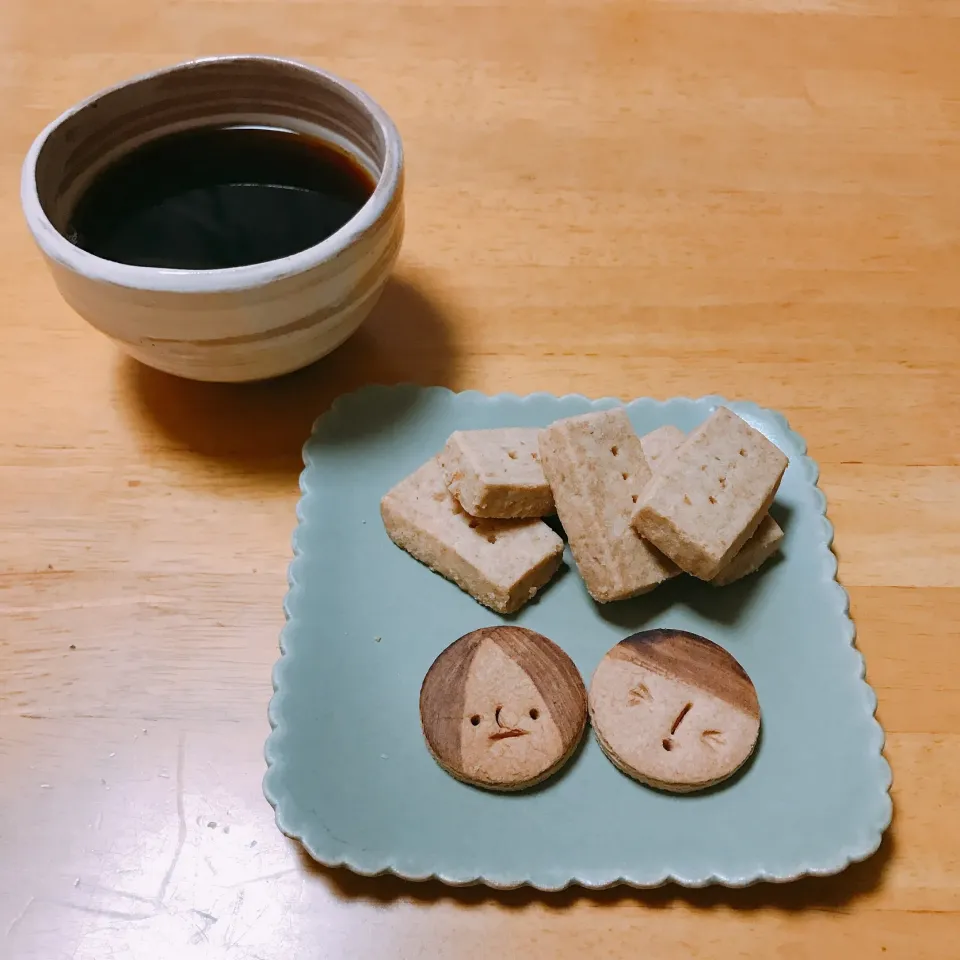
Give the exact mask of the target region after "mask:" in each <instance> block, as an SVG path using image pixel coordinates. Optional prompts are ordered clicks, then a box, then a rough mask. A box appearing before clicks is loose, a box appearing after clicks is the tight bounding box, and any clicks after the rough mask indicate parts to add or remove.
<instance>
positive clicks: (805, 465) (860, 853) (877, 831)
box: [263, 383, 893, 892]
mask: <svg viewBox="0 0 960 960" xmlns="http://www.w3.org/2000/svg"><path fill="white" fill-rule="evenodd" d="M398 391H399V392H409V393H418V394H423V395H430V394H433V395H447V396H450V397H458V398H461V399H467V398H470V399H477V400H481V401H483V402H487V403H489V402H497V401H509V402H512V403H518V402H519V403H530V402H534V401H537V400H545V399H546V400H553V401H569V400H576V401H578V402H580V403H583V404H586V405H587V406H588V407H590V408H592V409H596V410H600V409H607V408H609V407H612V406H624V407H627V408H628V409H629V408H631V407H636V406H653V407H656V408H665V407H669V406H678V405H682V406H688V405H689V406H693V405H700V404H703V403H709V404H712V405H714V406H718V405H721V404H722V405H725V406H729V407H730V408H731V409H733V410H735V411H738V412H743V413H745V414H747V415H750V414H753V415H754V416H756V417H757V418H758V419H773V420H775V421H776V422H777V424H778V425H779V427H780V428H781V430H782V431H783V432H784V433H785V434H786V435H787V436H788V437H789V438H790V440H791V442H792V443H793V444H794V445H795V446H796V449H797V450H798V451H800V458H799V466H800V467H801V469H802V470H803V475H804V479H805V480H807V481H808V482H809V483H810V485H811V486H812V487H813V488H814V491H815V494H816V497H817V504H818V507H819V509H820V516H821V521H822V524H823V534H824V537H823V540H822V541H821V544H822V549H823V551H824V557H823V559H824V564H823V567H822V568H821V569H822V572H823V574H824V575H825V578H826V579H828V580H829V581H830V582H832V583H833V584H834V585H835V587H836V590H837V594H838V597H837V598H838V600H839V601H840V604H841V610H840V613H841V616H842V618H843V620H844V622H845V626H846V632H847V639H848V641H849V643H850V644H851V646H853V644H854V641H855V638H856V628H855V625H854V623H853V620H852V619H851V618H850V597H849V594H848V593H847V591H846V590H845V589H844V587H843V586H842V585H841V584H840V583H839V581H838V580H837V579H836V573H837V558H836V555H835V554H834V553H833V550H832V544H833V537H834V528H833V524H832V523H831V522H830V521H829V520H828V519H827V516H826V509H827V498H826V496H825V495H824V493H823V491H822V490H820V488H819V487H818V486H817V480H818V478H819V475H820V470H819V467H818V466H817V463H816V461H814V460H813V459H812V458H811V457H809V456H808V455H807V452H806V451H807V445H806V442H805V441H804V439H803V437H801V436H800V434H798V433H797V432H796V431H795V430H793V429H792V427H791V426H790V424H789V423H788V421H787V418H786V417H785V416H784V415H783V414H782V413H779V412H778V411H776V410H771V409H769V408H767V407H761V406H759V405H758V404H756V403H754V402H752V401H746V400H727V399H725V398H724V397H721V396H719V395H716V394H710V395H707V396H703V397H699V398H693V397H671V398H670V399H668V400H656V399H654V398H652V397H639V398H635V399H633V400H628V401H623V400H619V399H617V398H616V397H601V398H597V399H591V398H589V397H586V396H584V395H583V394H578V393H568V394H563V395H562V396H557V395H556V394H551V393H548V392H545V391H538V392H535V393H530V394H525V395H522V396H521V395H519V394H515V393H509V392H504V393H498V394H494V395H490V394H485V393H482V392H480V391H478V390H465V391H461V392H459V393H458V392H457V391H453V390H450V389H448V388H447V387H437V386H433V387H423V386H419V385H417V384H409V383H405V384H396V385H383V384H372V385H369V386H365V387H361V388H360V389H358V390H355V391H352V392H350V393H346V394H341V395H340V396H338V397H337V398H336V399H335V400H334V401H333V403H332V404H331V405H330V408H329V409H328V410H327V411H326V412H325V413H323V414H321V415H320V416H319V417H317V419H316V420H315V421H314V424H313V428H312V430H311V432H310V436H309V437H308V438H307V440H306V441H305V442H304V444H303V447H302V449H301V457H302V460H303V464H304V467H303V470H302V471H301V473H300V478H299V486H300V499H299V501H298V503H297V508H296V516H297V527H296V529H295V530H294V533H293V536H292V541H291V544H292V549H293V559H292V561H291V563H290V565H289V567H288V573H287V586H288V589H287V593H286V596H285V597H284V601H283V609H284V615H285V617H286V621H287V622H286V623H285V625H284V627H283V629H282V630H281V632H280V657H279V659H278V660H277V661H276V663H275V664H274V667H273V671H272V682H273V695H272V697H271V698H270V702H269V705H268V707H267V717H268V720H269V722H270V728H271V729H270V734H269V735H268V737H267V740H266V743H265V744H264V759H265V761H266V765H267V769H266V772H265V773H264V777H263V794H264V797H265V798H266V800H267V802H268V803H269V804H270V806H271V807H273V809H274V815H275V820H276V824H277V828H278V829H279V830H280V832H281V833H282V834H284V836H286V837H289V838H290V839H291V840H295V841H297V842H298V843H299V844H300V845H301V846H302V847H303V848H304V850H306V852H307V853H308V854H309V855H310V856H311V857H312V858H313V859H314V860H316V861H317V862H318V863H319V864H321V865H323V866H325V867H331V868H332V867H346V868H347V869H349V870H351V871H352V872H353V873H356V874H359V875H361V876H365V877H377V876H382V875H384V874H389V875H393V876H396V877H399V878H400V879H403V880H410V881H416V882H426V881H430V880H433V881H439V882H441V883H443V884H446V885H448V886H454V887H460V886H471V885H475V884H483V885H485V886H488V887H491V888H493V889H496V890H513V889H517V888H519V887H524V886H529V887H533V888H534V889H536V890H541V891H543V892H556V891H559V890H564V889H566V888H567V887H571V886H580V887H583V888H585V889H588V890H603V889H606V888H608V887H613V886H618V885H625V886H629V887H634V888H636V889H651V888H655V887H659V886H663V885H664V884H667V883H676V884H678V885H679V886H682V887H691V888H697V887H705V886H709V885H712V884H716V885H720V886H725V887H731V888H742V887H748V886H752V885H754V884H757V883H789V882H791V881H793V880H799V879H800V878H802V877H808V876H813V877H829V876H833V875H835V874H838V873H841V872H842V871H843V870H845V869H846V868H847V867H848V866H850V865H851V864H854V863H859V862H861V861H864V860H867V859H869V858H870V857H871V856H873V854H874V853H876V852H877V850H878V849H879V848H880V844H881V843H882V841H883V835H884V833H885V832H886V830H887V828H888V827H889V826H890V823H891V821H892V818H893V803H892V799H891V797H890V787H891V786H892V782H893V775H892V771H891V768H890V765H889V763H888V762H887V760H886V758H885V757H884V756H883V747H884V743H885V734H884V731H883V728H882V727H881V725H880V723H879V721H878V720H877V718H876V708H877V697H876V694H875V692H874V690H873V688H872V687H870V685H869V684H868V683H867V682H866V662H865V660H864V658H863V655H862V654H861V653H860V651H859V650H857V649H856V647H855V646H854V648H853V649H854V652H855V653H856V656H857V660H858V680H859V683H860V685H861V693H862V694H863V695H864V704H865V705H866V706H867V708H868V710H869V713H870V720H871V723H872V725H873V730H874V737H875V740H876V759H877V766H878V773H879V774H880V775H881V776H880V783H882V785H883V788H884V792H883V799H882V809H878V810H876V811H874V813H875V815H876V816H875V820H874V822H873V823H871V824H870V825H869V826H867V827H866V828H865V832H864V835H863V837H862V839H863V841H864V842H862V843H860V844H857V845H856V846H855V847H854V846H853V845H848V846H847V847H846V848H845V849H844V850H843V851H842V853H841V854H840V856H839V857H838V859H836V860H831V862H829V863H817V864H812V863H807V864H804V865H803V866H801V867H799V868H796V869H791V870H789V871H787V872H784V873H776V872H770V871H766V870H762V869H757V870H756V871H755V872H753V873H750V874H749V875H746V876H738V877H733V876H725V875H723V874H721V873H711V874H709V875H708V876H704V877H684V876H681V875H679V874H677V873H674V872H672V871H670V870H664V871H661V872H656V873H653V874H652V875H647V876H645V877H644V876H639V875H636V874H633V873H626V872H624V873H617V874H616V875H613V876H604V877H602V878H599V879H598V878H595V877H585V876H572V877H568V878H565V879H564V880H562V881H560V882H550V881H549V880H547V879H546V878H545V877H537V876H531V877H521V878H514V877H510V878H506V877H500V876H493V875H490V874H477V875H451V874H448V873H445V872H444V871H442V870H433V871H431V870H425V871H420V870H416V869H415V868H413V867H408V866H403V865H400V864H397V863H393V862H392V861H391V860H389V859H387V860H384V859H383V858H382V857H378V858H377V860H376V861H375V862H361V861H360V860H359V859H358V858H357V857H356V856H355V855H350V854H348V853H345V852H343V850H342V848H343V847H344V846H345V845H346V844H345V843H344V842H343V841H341V840H340V839H339V838H337V837H335V836H333V835H332V834H331V833H330V832H329V830H328V829H327V828H326V826H325V825H324V824H323V823H318V826H320V827H321V828H322V829H323V832H324V835H325V837H326V838H327V839H328V841H329V842H330V846H329V847H328V848H327V849H319V848H317V847H316V846H315V845H314V844H312V843H310V842H309V841H308V840H307V838H306V836H305V835H304V834H305V831H304V830H303V829H302V828H298V827H297V826H296V825H295V824H294V823H293V822H291V819H290V818H289V817H288V813H289V811H287V810H285V809H284V805H283V803H282V800H281V798H280V797H278V796H277V794H275V793H274V791H273V788H272V785H271V780H272V779H273V777H274V776H275V775H276V772H277V767H278V758H277V756H276V754H275V749H276V746H277V743H278V741H279V739H280V738H281V737H282V735H283V730H282V728H281V723H280V714H279V701H280V699H282V693H281V690H280V678H281V674H282V671H283V663H284V660H285V657H286V656H287V654H286V642H285V638H286V636H287V634H288V631H289V630H290V629H291V628H292V626H293V624H294V622H295V617H294V615H293V613H292V612H291V611H292V607H293V601H294V599H295V596H296V592H297V591H298V589H299V588H300V584H299V582H298V581H297V566H298V563H297V562H298V560H299V558H300V556H301V551H300V547H299V542H298V541H299V537H298V534H299V531H300V527H301V526H302V525H303V523H304V521H305V510H304V506H305V504H306V503H307V502H308V501H309V499H311V497H312V496H313V493H312V491H311V489H310V488H309V485H308V483H307V476H308V473H309V470H310V466H311V461H310V456H309V448H310V443H311V441H312V440H313V438H314V437H315V436H316V434H317V433H318V431H319V429H320V427H321V424H323V423H325V422H329V420H330V419H331V418H333V417H338V416H340V415H342V413H343V411H344V410H345V409H346V408H348V407H349V405H350V404H351V403H353V402H355V401H356V400H357V399H358V398H359V397H361V396H363V395H365V394H366V395H369V394H374V393H378V392H382V393H396V392H398ZM791 462H792V463H793V462H797V461H796V460H792V461H791ZM296 819H297V818H296V817H294V818H293V820H296ZM337 848H340V849H337ZM364 852H365V851H364Z"/></svg>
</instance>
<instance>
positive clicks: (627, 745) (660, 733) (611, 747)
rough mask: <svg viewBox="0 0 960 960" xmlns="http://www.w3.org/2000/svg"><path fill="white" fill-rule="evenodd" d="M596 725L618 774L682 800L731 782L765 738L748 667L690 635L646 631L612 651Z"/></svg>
mask: <svg viewBox="0 0 960 960" xmlns="http://www.w3.org/2000/svg"><path fill="white" fill-rule="evenodd" d="M590 718H591V722H592V723H593V729H594V732H595V733H596V735H597V740H598V741H599V742H600V746H601V747H602V748H603V751H604V753H606V755H607V756H608V757H609V758H610V760H611V761H613V763H614V764H615V765H616V766H617V767H619V768H620V769H621V770H622V771H623V772H624V773H626V774H627V775H628V776H631V777H633V778H634V779H636V780H639V781H640V782H641V783H645V784H647V785H648V786H651V787H656V788H658V789H660V790H669V791H671V792H674V793H688V792H691V791H693V790H702V789H704V788H705V787H710V786H713V785H714V784H716V783H719V782H720V781H721V780H725V779H726V778H727V777H729V776H731V774H733V773H735V772H736V771H737V770H738V769H739V768H740V767H741V766H742V765H743V763H744V762H745V761H746V760H747V758H748V757H749V756H750V754H751V753H753V750H754V748H755V747H756V745H757V738H758V737H759V734H760V703H759V701H758V700H757V691H756V690H755V689H754V686H753V683H752V682H751V680H750V678H749V677H748V676H747V674H746V672H745V671H744V669H743V667H741V666H740V664H739V663H738V662H737V661H736V660H735V659H734V658H733V657H732V656H731V655H730V654H729V653H727V651H726V650H724V649H723V648H722V647H719V646H717V644H715V643H713V642H711V641H710V640H707V639H706V638H704V637H699V636H697V635H696V634H694V633H686V632H684V631H682V630H646V631H644V632H642V633H636V634H634V635H633V636H632V637H628V638H627V639H626V640H622V641H621V642H620V643H618V644H617V645H616V646H615V647H614V648H613V649H612V650H610V651H609V652H608V653H607V655H606V656H605V657H604V658H603V659H602V660H601V661H600V665H599V666H598V667H597V670H596V672H595V673H594V675H593V680H592V681H591V682H590Z"/></svg>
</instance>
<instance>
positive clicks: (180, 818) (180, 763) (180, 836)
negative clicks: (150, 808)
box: [157, 731, 187, 904]
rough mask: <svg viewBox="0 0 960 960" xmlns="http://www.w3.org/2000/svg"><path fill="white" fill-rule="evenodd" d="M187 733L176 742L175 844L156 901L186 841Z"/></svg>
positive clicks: (160, 900) (175, 866) (165, 888)
mask: <svg viewBox="0 0 960 960" xmlns="http://www.w3.org/2000/svg"><path fill="white" fill-rule="evenodd" d="M186 747H187V735H186V733H184V732H182V731H181V733H180V739H179V741H178V742H177V846H176V849H175V850H174V851H173V857H172V858H171V860H170V866H168V867H167V872H166V873H165V874H164V875H163V880H161V881H160V890H159V891H158V893H157V902H158V903H161V904H162V903H163V900H164V898H165V897H166V895H167V888H168V887H169V886H170V880H171V878H172V877H173V871H174V870H176V869H177V863H178V862H179V860H180V854H181V853H183V845H184V844H185V843H186V842H187V817H186V814H185V813H184V809H183V769H184V765H185V759H186V752H187V751H186Z"/></svg>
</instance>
